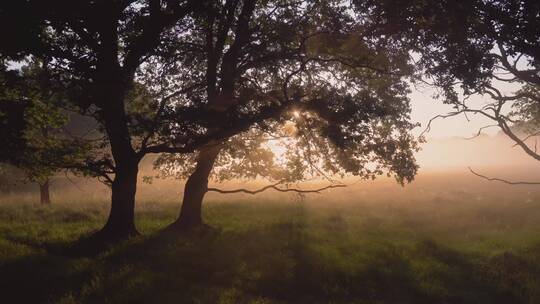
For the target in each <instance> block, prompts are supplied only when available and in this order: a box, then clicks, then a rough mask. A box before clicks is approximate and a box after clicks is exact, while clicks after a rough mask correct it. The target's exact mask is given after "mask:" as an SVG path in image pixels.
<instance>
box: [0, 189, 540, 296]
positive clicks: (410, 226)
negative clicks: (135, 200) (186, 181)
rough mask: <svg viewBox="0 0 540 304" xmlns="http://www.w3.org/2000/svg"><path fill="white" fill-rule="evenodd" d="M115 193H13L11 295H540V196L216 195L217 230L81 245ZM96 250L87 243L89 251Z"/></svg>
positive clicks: (4, 227) (167, 215)
mask: <svg viewBox="0 0 540 304" xmlns="http://www.w3.org/2000/svg"><path fill="white" fill-rule="evenodd" d="M107 208H108V206H107V204H105V203H80V204H68V203H60V204H55V205H53V206H45V207H42V206H38V205H32V204H27V203H18V204H15V203H3V204H1V205H0V289H1V293H0V296H1V297H2V300H1V301H2V302H3V303H381V304H382V303H452V304H455V303H505V304H507V303H540V201H538V200H536V201H533V202H522V201H520V202H512V201H507V200H499V201H489V200H484V201H468V200H466V199H463V198H459V199H455V200H449V199H441V200H431V199H430V200H426V201H423V202H418V203H416V204H414V205H411V204H407V203H397V202H391V201H386V202H384V201H383V202H377V203H369V202H364V203H362V202H358V203H343V202H342V203H335V204H330V203H328V202H317V201H310V200H309V199H308V200H307V201H306V202H292V201H287V202H275V201H261V200H254V201H244V202H237V203H230V202H229V203H224V202H210V203H207V204H206V205H205V210H204V213H205V217H206V220H207V222H208V223H209V224H210V225H211V226H213V227H215V230H214V231H206V232H200V233H195V234H192V235H172V234H170V233H163V232H160V229H161V228H163V227H165V226H166V225H167V224H168V223H170V222H172V221H173V220H174V218H175V216H176V214H177V212H178V206H176V205H173V204H165V203H150V202H145V203H142V204H140V205H139V206H138V210H137V225H138V228H139V230H140V231H141V232H143V233H144V235H143V236H141V237H138V238H135V239H132V240H130V241H127V242H125V243H122V244H119V245H117V246H115V247H112V248H109V249H107V250H105V251H103V252H100V253H99V254H91V252H87V253H88V254H81V251H78V252H77V253H76V254H75V253H74V252H73V251H71V250H70V248H73V247H72V246H73V244H77V239H78V238H80V236H82V235H85V234H87V233H89V232H90V231H92V230H95V229H98V228H99V227H100V226H101V225H103V223H104V221H105V217H106V213H107ZM82 253H84V252H82Z"/></svg>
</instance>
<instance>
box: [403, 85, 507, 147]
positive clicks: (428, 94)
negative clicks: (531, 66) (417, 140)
mask: <svg viewBox="0 0 540 304" xmlns="http://www.w3.org/2000/svg"><path fill="white" fill-rule="evenodd" d="M495 86H496V87H497V88H499V89H500V90H501V92H502V93H503V94H511V93H512V92H515V91H516V90H517V88H518V87H517V86H516V85H509V84H507V83H500V82H499V83H495ZM434 93H435V90H433V89H432V88H426V87H424V88H422V87H417V88H413V91H412V93H411V94H410V98H411V101H412V114H411V118H412V120H413V121H415V122H420V123H421V124H422V127H420V128H417V129H416V130H415V134H419V133H420V132H421V131H423V130H424V129H425V127H426V125H427V123H428V122H429V120H430V119H431V118H432V117H434V116H436V115H438V114H445V113H448V112H451V111H452V107H451V106H449V105H445V104H443V103H442V101H441V100H434V99H433V95H434ZM487 102H489V98H487V97H482V96H473V97H471V98H469V99H468V101H467V103H468V104H470V105H471V106H472V105H476V107H478V106H479V105H480V106H481V105H484V104H486V103H487ZM468 118H469V121H467V119H466V118H465V116H463V115H460V116H455V117H449V118H445V119H437V120H435V121H434V122H433V123H432V124H431V131H430V132H429V133H428V134H426V137H427V138H428V139H429V138H445V137H470V136H471V135H474V134H476V133H477V132H478V129H479V128H481V127H483V126H486V125H490V124H493V122H491V121H490V120H489V119H487V118H485V117H481V116H480V115H469V117H468ZM498 131H499V129H498V128H496V127H493V128H488V129H485V130H483V133H487V134H496V133H497V132H498Z"/></svg>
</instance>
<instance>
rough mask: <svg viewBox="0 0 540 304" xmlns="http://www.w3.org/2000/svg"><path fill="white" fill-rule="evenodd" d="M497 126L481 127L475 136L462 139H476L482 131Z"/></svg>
mask: <svg viewBox="0 0 540 304" xmlns="http://www.w3.org/2000/svg"><path fill="white" fill-rule="evenodd" d="M498 126H499V125H497V124H495V125H487V126H483V127H481V128H480V129H478V132H477V133H476V134H474V135H473V136H470V137H465V138H463V139H465V140H471V139H474V138H477V137H479V136H480V135H482V131H484V130H485V129H487V128H492V127H498Z"/></svg>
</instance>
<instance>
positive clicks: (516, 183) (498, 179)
mask: <svg viewBox="0 0 540 304" xmlns="http://www.w3.org/2000/svg"><path fill="white" fill-rule="evenodd" d="M467 168H469V171H471V173H472V174H474V175H476V176H478V177H481V178H483V179H485V180H488V181H490V182H502V183H505V184H509V185H540V182H521V181H520V182H514V181H509V180H506V179H502V178H496V177H488V176H485V175H482V174H480V173H477V172H475V171H474V170H473V169H471V167H467Z"/></svg>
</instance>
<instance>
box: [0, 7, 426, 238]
mask: <svg viewBox="0 0 540 304" xmlns="http://www.w3.org/2000/svg"><path fill="white" fill-rule="evenodd" d="M0 17H1V18H0V20H2V21H0V22H1V24H0V26H1V27H3V28H7V27H8V25H9V27H10V28H14V31H13V32H11V33H4V35H3V36H5V37H2V41H4V42H5V44H3V45H2V46H1V47H0V55H1V56H2V58H6V59H9V60H21V59H23V58H28V57H30V58H34V57H35V58H42V59H43V60H44V61H45V62H47V70H48V71H50V73H51V78H52V79H54V80H55V83H57V84H59V87H58V91H61V92H63V95H65V98H64V99H63V100H64V106H65V107H67V108H69V109H70V110H74V111H77V112H79V113H81V114H84V115H89V116H92V117H93V118H95V120H96V121H97V123H98V124H99V128H98V129H99V133H100V134H102V135H103V136H104V137H103V138H100V139H99V140H97V141H98V142H99V143H98V144H96V145H98V147H99V148H101V150H100V151H99V153H96V155H94V157H93V158H91V159H86V160H85V162H84V168H85V170H90V171H91V172H95V174H96V175H99V176H101V177H102V178H103V179H105V181H106V182H108V183H109V184H110V185H111V189H112V199H111V212H110V215H109V218H108V221H107V223H106V225H105V227H104V228H103V229H102V230H101V231H100V232H99V233H98V234H97V235H96V236H97V237H103V238H105V239H109V240H115V239H120V238H125V237H129V236H131V235H135V234H137V230H136V228H135V225H134V204H135V192H136V184H137V174H138V163H139V162H140V160H141V158H142V157H144V155H146V154H148V153H166V154H171V155H180V156H179V157H180V158H181V159H188V160H193V164H188V165H187V167H190V168H193V169H194V170H193V172H190V173H191V174H190V175H189V178H188V180H187V183H186V189H185V195H184V202H183V205H182V211H181V215H180V217H179V219H178V221H177V222H176V223H175V224H174V225H173V226H175V227H180V228H190V227H193V226H197V225H199V224H201V223H202V218H201V212H200V211H201V203H202V199H203V197H204V195H205V193H206V192H207V191H208V188H207V183H208V177H209V174H210V172H211V171H212V169H213V168H214V165H215V162H216V159H219V158H221V160H222V161H224V162H226V163H228V164H229V165H231V164H233V163H234V162H235V161H238V158H235V152H234V150H235V145H234V144H231V143H232V142H237V143H238V142H240V143H242V144H241V145H243V146H244V147H245V148H244V150H245V151H249V147H250V144H251V147H255V148H256V147H257V146H256V145H255V146H253V145H252V143H251V140H250V139H249V136H251V135H253V136H255V137H258V138H260V136H263V135H271V136H274V135H278V136H280V134H281V135H283V134H282V133H283V132H282V131H281V130H282V126H283V125H284V124H289V125H290V124H292V125H294V128H295V129H296V130H297V131H296V132H294V136H290V137H292V138H293V141H292V143H293V146H294V149H291V152H290V153H289V156H288V157H287V159H288V164H287V166H286V167H285V168H286V170H278V171H279V172H277V173H276V172H274V173H271V172H266V173H265V175H266V176H268V175H272V176H273V178H274V179H275V178H280V179H279V180H281V178H284V179H285V180H286V181H288V182H292V181H300V180H303V179H305V178H306V174H305V172H306V171H310V170H308V169H311V171H313V170H315V171H317V172H319V174H326V173H325V172H328V173H330V174H338V175H340V174H341V175H344V174H352V175H358V176H362V177H375V176H376V175H379V174H383V173H384V172H389V173H392V172H393V173H394V174H395V176H396V178H397V179H398V181H399V182H405V181H409V180H411V179H412V178H413V176H414V174H415V173H416V170H417V165H416V164H415V162H414V158H413V151H414V150H415V149H416V143H415V141H414V139H413V137H412V136H411V135H410V134H409V131H410V129H411V128H413V127H414V125H413V124H411V123H410V122H409V116H408V114H409V112H410V105H409V101H408V99H407V97H406V94H407V93H408V85H407V83H406V82H405V77H406V76H408V75H410V74H411V72H412V67H411V66H410V56H409V52H408V49H407V48H406V47H405V46H406V44H405V43H408V41H406V40H403V39H402V38H401V37H400V36H397V35H394V34H395V33H396V32H397V31H399V29H392V28H389V27H387V26H386V25H385V24H384V22H382V21H384V20H383V19H382V15H381V14H380V13H378V12H372V10H371V9H364V8H363V7H362V6H361V5H358V4H353V3H349V2H341V1H305V2H298V1H255V0H244V1H237V0H228V1H224V2H214V1H174V0H166V1H159V0H149V1H120V0H118V1H78V2H77V3H74V2H71V1H66V0H56V1H48V2H47V3H44V2H42V1H25V2H17V3H15V4H11V3H10V4H9V5H8V4H1V5H0ZM293 117H295V119H293ZM236 147H237V148H238V145H236ZM259 147H260V145H259ZM237 148H236V150H242V149H237ZM258 151H262V150H261V149H258ZM267 159H268V158H267ZM243 165H244V164H242V165H240V166H237V168H236V170H235V172H237V173H238V172H241V171H242V168H248V169H249V166H247V167H244V166H243ZM259 165H260V163H259ZM259 167H261V166H259ZM77 168H79V167H77ZM267 173H268V174H267ZM253 174H254V173H253V172H251V173H249V170H246V171H244V172H241V173H238V174H237V175H238V176H246V177H251V176H253Z"/></svg>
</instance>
